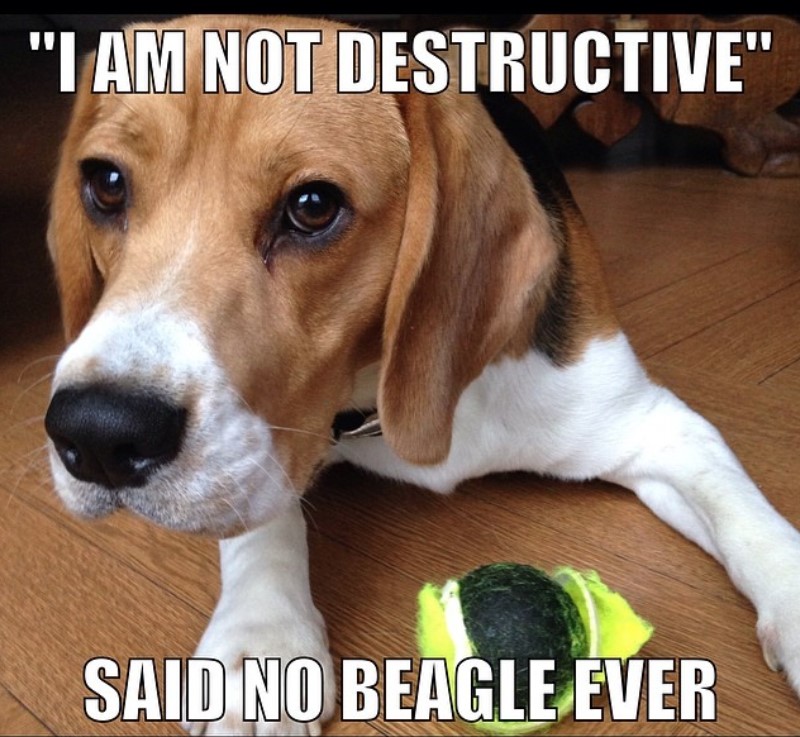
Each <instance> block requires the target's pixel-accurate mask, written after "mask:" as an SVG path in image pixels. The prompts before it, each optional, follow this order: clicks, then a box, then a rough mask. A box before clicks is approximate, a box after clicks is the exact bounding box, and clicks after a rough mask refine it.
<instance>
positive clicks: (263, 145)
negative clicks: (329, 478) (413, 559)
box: [46, 17, 556, 534]
mask: <svg viewBox="0 0 800 737" xmlns="http://www.w3.org/2000/svg"><path fill="white" fill-rule="evenodd" d="M211 24H213V25H214V26H215V27H218V28H220V29H224V28H235V29H237V30H241V31H242V38H246V37H247V33H248V32H249V31H250V30H253V29H255V28H263V27H268V28H273V29H275V30H276V31H278V32H279V33H280V32H283V31H284V30H286V29H287V28H291V27H296V28H307V27H308V21H307V20H303V21H301V22H295V23H293V22H292V21H291V20H288V19H253V18H248V19H231V20H225V19H211V18H209V17H203V18H200V19H197V20H192V19H184V20H182V21H179V22H175V23H174V24H173V27H176V28H182V29H185V30H186V92H185V93H184V94H169V93H167V94H116V93H113V94H93V93H92V92H91V78H90V77H91V74H88V73H87V74H86V75H85V78H84V79H83V81H82V83H81V86H80V90H79V92H78V95H77V100H76V103H75V108H74V113H73V117H72V120H71V123H70V126H69V130H68V132H67V136H66V140H65V142H64V145H63V148H62V154H61V160H60V164H59V168H58V172H57V177H56V181H55V187H54V191H53V201H52V214H51V222H50V228H49V244H50V249H51V253H52V256H53V261H54V264H55V269H56V275H57V279H58V284H59V291H60V295H61V301H62V313H63V321H64V327H65V332H66V335H67V338H68V340H69V341H70V343H71V344H70V345H69V347H68V349H67V351H66V352H65V354H64V356H63V357H62V359H61V361H60V363H59V365H58V368H57V371H56V375H55V380H54V391H53V397H52V401H51V405H50V408H49V411H48V415H47V421H46V424H47V428H48V432H49V434H50V437H51V440H52V442H51V459H52V466H53V474H54V478H55V482H56V487H57V490H58V492H59V494H60V495H61V496H62V498H63V499H64V501H65V502H66V504H67V505H68V506H69V507H70V508H71V509H72V510H73V511H76V512H78V513H81V514H84V515H87V516H99V515H102V514H105V513H108V512H110V511H112V510H114V509H116V508H119V507H126V508H129V509H132V510H134V511H137V512H139V513H141V514H143V515H145V516H147V517H149V518H151V519H153V520H155V521H157V522H159V523H161V524H165V525H167V526H170V527H173V528H177V529H186V530H196V531H206V532H211V533H216V534H227V533H230V532H233V531H236V530H238V529H240V528H242V527H247V526H251V525H254V524H257V523H259V522H262V521H265V520H267V519H269V518H270V516H271V515H273V514H275V513H276V512H277V511H279V510H280V509H281V507H282V505H284V504H285V503H286V502H287V501H288V500H289V499H291V498H292V496H293V495H295V494H297V493H302V491H303V490H304V489H305V488H306V487H307V486H308V484H309V482H310V480H311V478H312V476H313V474H314V471H315V469H316V468H317V467H318V466H319V464H320V463H321V462H322V461H323V459H324V458H325V456H326V454H327V452H328V445H329V434H330V427H331V423H332V421H333V418H334V416H335V415H336V413H337V412H339V411H341V410H342V409H345V408H347V407H348V405H349V403H350V401H351V398H352V395H353V391H354V386H355V382H356V377H357V375H358V374H359V372H360V371H362V370H363V369H366V368H368V367H370V366H377V367H379V370H378V375H379V377H380V378H379V383H378V386H377V387H376V391H375V396H374V400H375V402H376V405H377V407H378V409H379V412H380V415H381V419H382V425H383V429H384V435H385V437H386V441H387V442H388V443H389V444H390V445H391V446H392V447H393V448H394V449H395V451H396V452H397V453H398V454H399V455H400V456H402V457H404V458H406V459H408V460H410V461H413V462H417V463H435V462H438V461H441V460H442V459H443V458H444V457H445V456H446V455H447V452H448V449H449V443H450V434H451V425H452V414H453V411H454V407H455V404H456V402H457V400H458V397H459V395H460V393H461V391H462V390H463V389H464V387H465V386H466V385H467V384H468V383H469V382H470V381H471V380H472V379H474V378H475V377H476V376H477V375H478V374H479V373H480V371H481V370H482V368H483V367H484V366H485V365H486V364H487V363H488V362H489V361H491V360H492V359H493V358H494V357H495V356H496V355H497V354H498V352H499V351H501V350H502V349H504V348H507V347H508V346H509V342H510V341H513V340H514V339H515V338H514V336H516V335H518V332H519V325H520V323H521V321H524V320H525V319H526V316H528V315H530V314H533V312H535V310H534V311H533V312H532V308H531V305H532V304H534V303H535V302H536V301H537V300H540V299H541V294H540V292H541V291H542V289H543V288H544V287H542V285H543V284H545V283H546V282H547V281H548V278H549V274H550V271H551V267H552V264H553V262H554V260H555V255H556V246H555V245H554V242H553V236H552V233H551V228H550V222H549V220H548V218H547V216H546V215H545V212H544V210H543V208H542V206H541V205H540V203H539V201H538V200H537V198H536V197H535V195H534V193H533V190H532V188H531V183H530V180H529V179H528V177H527V175H526V173H525V171H524V169H523V168H522V167H521V166H520V164H519V161H518V160H517V158H516V156H515V155H514V153H513V151H512V150H511V149H510V148H509V147H508V145H507V144H506V143H505V142H504V140H503V138H502V136H501V135H500V134H499V133H498V132H497V130H496V129H495V127H494V126H493V124H492V121H491V118H490V117H489V115H488V114H487V113H486V111H485V110H484V108H483V107H482V105H481V104H480V101H479V99H477V96H475V95H458V94H457V93H449V92H448V93H443V94H441V95H435V96H427V95H422V94H419V93H414V92H410V93H408V94H400V95H389V94H382V93H380V92H379V91H377V90H375V91H372V92H369V93H363V94H340V93H338V92H337V78H336V73H337V53H336V42H337V31H338V30H339V28H338V26H336V25H334V24H329V23H322V24H320V27H321V28H322V30H323V38H324V41H323V43H322V44H321V45H320V46H318V47H316V48H315V50H314V87H313V92H312V93H310V94H300V93H296V92H295V91H294V90H293V86H292V75H291V73H286V75H285V83H284V85H283V87H282V88H281V89H280V90H278V91H276V92H275V93H273V94H269V95H259V94H256V93H253V92H250V91H247V90H246V89H245V90H244V91H242V92H241V93H238V94H226V93H219V94H205V93H203V92H202V89H201V71H202V64H203V59H202V31H203V29H205V28H208V27H209V26H210V25H211ZM130 33H131V32H129V34H128V38H129V41H130V42H131V43H132V38H131V35H130ZM285 54H286V69H289V70H291V68H292V64H293V58H292V47H291V45H289V44H286V45H285ZM87 68H88V69H89V70H91V62H89V65H88V67H87Z"/></svg>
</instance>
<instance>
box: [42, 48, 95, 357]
mask: <svg viewBox="0 0 800 737" xmlns="http://www.w3.org/2000/svg"><path fill="white" fill-rule="evenodd" d="M92 66H93V62H92V60H91V59H90V60H87V62H86V63H85V64H84V72H83V77H82V82H81V84H80V86H79V89H78V94H77V97H76V100H75V104H74V107H73V111H72V117H71V119H70V124H69V128H68V130H67V134H66V137H65V139H64V142H63V144H62V146H61V153H60V158H59V163H58V169H57V171H56V177H55V181H54V184H53V190H52V193H51V201H50V220H49V224H48V227H47V246H48V249H49V251H50V256H51V259H52V261H53V265H54V267H55V275H56V282H57V285H58V293H59V297H60V300H61V319H62V323H63V326H64V334H65V336H66V338H67V341H68V342H69V341H72V340H74V339H75V338H76V337H77V335H78V333H79V332H80V331H81V329H82V328H83V326H84V325H85V324H86V323H87V322H88V321H89V318H90V317H91V314H92V311H93V310H94V307H95V305H96V304H97V301H98V300H99V299H100V294H101V292H102V278H101V276H100V273H99V271H98V270H97V265H96V264H95V261H94V258H93V257H92V251H91V245H90V235H89V230H88V223H87V219H86V214H85V213H84V212H83V206H82V203H81V199H80V186H81V185H80V171H79V162H78V156H77V151H76V149H77V146H78V144H79V142H80V141H81V140H82V138H83V136H84V135H85V134H86V132H87V130H88V129H89V127H90V126H91V122H92V119H93V115H94V112H95V110H96V105H97V99H96V98H97V96H96V95H93V94H92V93H91V91H90V80H91V69H92Z"/></svg>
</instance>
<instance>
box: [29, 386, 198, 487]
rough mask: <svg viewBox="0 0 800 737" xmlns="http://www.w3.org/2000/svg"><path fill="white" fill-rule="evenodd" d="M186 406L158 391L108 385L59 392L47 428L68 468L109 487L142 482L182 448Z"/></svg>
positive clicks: (138, 484)
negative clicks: (176, 403)
mask: <svg viewBox="0 0 800 737" xmlns="http://www.w3.org/2000/svg"><path fill="white" fill-rule="evenodd" d="M185 425H186V410H185V409H183V408H181V407H176V406H175V405H174V404H171V403H170V402H167V401H165V400H164V399H162V398H160V397H158V396H156V395H153V394H139V393H131V392H128V391H124V390H121V389H113V388H109V387H107V386H99V385H88V386H84V387H79V388H72V389H62V390H60V391H58V392H56V393H55V394H54V395H53V398H52V400H51V402H50V407H49V408H48V410H47V415H46V417H45V428H46V430H47V433H48V435H49V436H50V438H51V439H52V441H53V445H54V447H55V449H56V452H57V453H58V455H59V457H60V458H61V461H62V462H63V464H64V467H65V468H66V469H67V470H68V471H69V472H70V473H71V474H72V475H73V476H74V477H75V478H77V479H80V480H81V481H90V482H92V483H97V484H101V485H103V486H106V487H109V488H116V487H123V486H141V485H142V484H144V483H145V482H146V481H147V479H148V478H149V476H150V474H151V473H152V472H153V471H154V470H155V469H156V468H158V467H159V466H161V465H163V464H165V463H169V462H170V461H171V460H173V459H174V458H175V457H176V456H177V455H178V453H179V452H180V447H181V443H182V440H183V434H184V430H185Z"/></svg>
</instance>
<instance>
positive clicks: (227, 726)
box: [183, 612, 336, 736]
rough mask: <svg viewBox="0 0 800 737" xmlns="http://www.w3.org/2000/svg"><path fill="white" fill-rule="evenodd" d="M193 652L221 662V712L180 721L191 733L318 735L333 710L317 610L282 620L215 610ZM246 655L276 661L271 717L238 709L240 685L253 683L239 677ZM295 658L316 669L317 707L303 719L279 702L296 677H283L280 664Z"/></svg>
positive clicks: (330, 666) (241, 695) (330, 672)
mask: <svg viewBox="0 0 800 737" xmlns="http://www.w3.org/2000/svg"><path fill="white" fill-rule="evenodd" d="M314 614H315V615H316V612H314ZM250 617H252V614H251V615H250ZM195 657H197V658H210V659H214V660H218V661H219V662H221V663H222V664H223V666H224V668H225V696H224V702H225V712H224V715H223V717H222V718H221V719H219V720H217V721H209V722H184V723H183V728H184V729H185V730H186V731H188V732H189V733H190V734H191V735H194V736H197V735H319V734H321V732H322V725H323V724H324V723H325V722H326V721H328V720H329V719H330V718H331V717H332V716H333V712H334V708H335V704H336V681H335V675H334V669H333V661H332V659H331V656H330V652H329V650H328V644H327V638H326V635H325V627H324V624H323V622H322V619H321V617H319V615H316V616H315V617H309V618H308V619H304V618H302V617H298V619H297V620H295V621H282V622H276V621H269V617H268V616H267V617H264V618H263V620H261V621H256V620H254V619H252V618H248V619H247V620H246V621H241V619H240V618H239V617H220V616H216V615H215V617H214V618H213V619H212V621H211V623H210V624H209V626H208V629H207V630H206V632H205V634H204V635H203V638H202V640H201V641H200V644H199V645H198V648H197V652H196V654H195ZM251 658H252V659H259V660H260V665H261V668H262V669H263V668H264V658H276V659H278V660H279V662H280V670H279V672H280V676H281V681H282V682H281V688H280V689H279V690H277V691H278V692H279V693H280V699H281V702H280V704H281V705H280V711H279V716H278V717H277V718H270V719H267V720H264V719H263V718H257V719H252V718H250V715H245V713H244V708H245V690H246V689H252V688H253V684H252V683H251V682H250V681H249V680H248V681H247V682H246V680H245V677H244V676H245V672H244V661H245V660H246V659H248V660H249V659H251ZM297 658H308V659H310V660H309V661H305V662H310V661H315V663H318V664H319V666H320V667H321V670H322V693H321V695H320V700H321V702H322V703H321V706H322V708H321V710H320V712H319V714H315V713H313V711H312V714H313V718H311V719H310V720H307V721H297V720H295V719H293V718H292V716H291V715H290V714H287V712H286V709H285V708H284V705H285V703H286V702H285V701H284V699H286V698H289V697H291V696H292V694H291V693H290V690H291V689H292V688H296V687H297V684H296V683H293V682H288V681H284V676H285V669H286V666H287V665H288V664H289V663H291V662H292V661H294V660H296V659H297ZM249 672H250V673H252V672H254V671H249ZM287 689H288V690H287ZM251 693H252V691H251ZM272 693H275V691H272ZM309 693H311V691H309ZM314 700H315V699H314V698H313V697H312V698H310V699H309V706H311V705H312V703H311V702H313V701H314ZM258 716H259V717H262V716H263V714H261V713H259V715H258Z"/></svg>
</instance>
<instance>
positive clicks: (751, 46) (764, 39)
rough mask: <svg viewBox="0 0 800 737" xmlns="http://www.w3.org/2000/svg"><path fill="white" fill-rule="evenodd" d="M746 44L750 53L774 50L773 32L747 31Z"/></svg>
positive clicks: (745, 35)
mask: <svg viewBox="0 0 800 737" xmlns="http://www.w3.org/2000/svg"><path fill="white" fill-rule="evenodd" d="M759 41H760V43H759ZM744 42H745V45H746V46H747V50H748V51H759V50H761V51H769V50H770V49H771V48H772V31H746V32H745V34H744Z"/></svg>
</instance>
